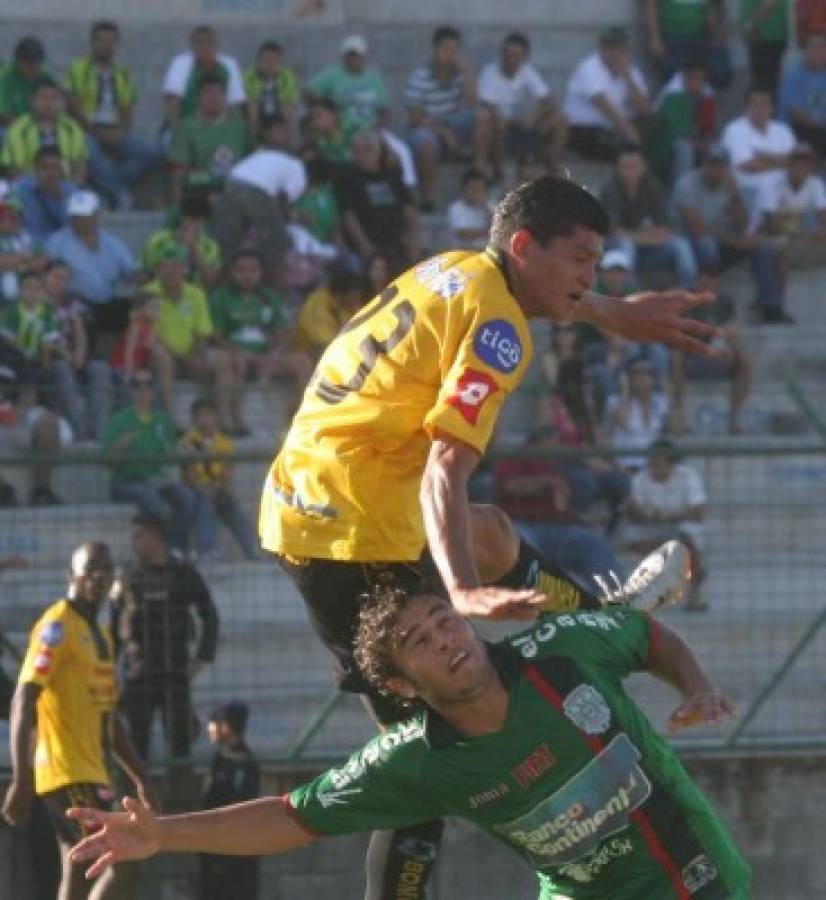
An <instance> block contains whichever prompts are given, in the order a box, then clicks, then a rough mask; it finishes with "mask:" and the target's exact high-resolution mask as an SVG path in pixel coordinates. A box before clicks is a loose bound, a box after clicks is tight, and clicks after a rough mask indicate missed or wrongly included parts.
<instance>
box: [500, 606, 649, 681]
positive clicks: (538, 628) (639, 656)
mask: <svg viewBox="0 0 826 900" xmlns="http://www.w3.org/2000/svg"><path fill="white" fill-rule="evenodd" d="M655 640H656V623H655V622H654V620H653V619H651V617H650V616H648V615H647V614H646V613H641V612H638V611H637V610H634V609H629V608H628V607H623V608H622V609H605V610H602V611H600V612H578V613H570V614H568V613H564V614H559V615H548V616H543V617H542V618H541V619H540V620H539V621H538V622H537V624H536V625H535V626H534V627H533V628H530V629H529V630H528V631H523V632H521V633H520V634H516V635H514V636H513V637H511V638H509V642H510V644H511V646H512V647H513V648H514V649H515V650H516V651H517V652H518V653H519V654H520V655H521V656H522V658H523V659H526V660H528V661H532V660H538V659H542V658H543V657H547V656H570V657H573V658H575V659H576V660H577V662H579V663H581V664H583V665H585V666H588V667H589V668H593V669H599V670H601V671H604V672H607V673H610V674H612V675H613V676H615V677H616V678H617V679H622V678H624V677H625V676H626V675H630V674H631V673H632V672H639V671H640V670H642V669H645V668H647V663H648V658H649V654H650V651H651V648H652V646H653V643H654V641H655Z"/></svg>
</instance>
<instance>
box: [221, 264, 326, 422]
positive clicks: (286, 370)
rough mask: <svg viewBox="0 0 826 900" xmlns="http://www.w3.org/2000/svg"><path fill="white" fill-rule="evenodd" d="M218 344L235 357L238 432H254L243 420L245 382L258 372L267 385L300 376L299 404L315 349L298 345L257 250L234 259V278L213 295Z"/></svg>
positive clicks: (234, 397)
mask: <svg viewBox="0 0 826 900" xmlns="http://www.w3.org/2000/svg"><path fill="white" fill-rule="evenodd" d="M210 309H211V311H212V319H213V323H214V326H215V331H216V334H217V336H218V343H219V345H220V346H222V347H223V348H225V350H226V352H227V353H228V354H229V356H230V359H231V372H232V375H231V378H232V381H231V389H232V399H231V403H230V409H231V414H232V417H233V422H232V425H233V427H232V432H233V433H234V434H235V435H236V436H243V435H245V434H248V433H249V431H248V429H247V427H246V425H245V424H244V420H243V406H244V386H245V385H246V383H247V378H248V377H249V376H252V377H253V378H255V379H256V380H257V381H258V383H259V384H260V385H261V386H262V387H264V386H266V385H268V384H269V383H270V381H271V380H272V379H273V378H274V377H287V378H291V379H293V380H294V383H295V389H296V397H295V401H296V404H297V403H298V400H299V398H300V396H301V393H302V392H303V390H304V388H305V386H306V384H307V382H308V381H309V380H310V375H311V374H312V370H313V362H312V360H311V358H310V356H309V354H307V353H305V352H304V351H303V350H298V349H296V347H295V341H294V336H293V333H292V330H291V329H290V328H289V327H288V323H287V317H286V315H285V313H284V304H283V301H282V299H281V298H280V297H279V296H278V294H276V293H275V292H274V291H272V290H270V289H269V288H267V287H265V286H264V267H263V265H262V263H261V259H260V257H259V256H258V254H256V253H252V252H249V251H243V252H241V253H239V254H238V255H237V256H236V257H235V260H234V261H233V264H232V271H231V280H230V282H229V284H227V285H226V286H225V287H223V288H219V289H218V290H217V291H216V292H215V293H214V294H213V295H212V297H211V298H210Z"/></svg>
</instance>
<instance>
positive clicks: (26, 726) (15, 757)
mask: <svg viewBox="0 0 826 900" xmlns="http://www.w3.org/2000/svg"><path fill="white" fill-rule="evenodd" d="M36 703H37V693H36V689H35V686H34V685H29V684H21V685H18V686H17V689H16V690H15V692H14V698H13V700H12V705H11V712H10V715H9V750H10V752H11V767H12V772H13V773H14V778H15V781H18V782H21V783H29V782H31V781H32V778H33V774H32V759H31V742H32V734H33V732H34V711H35V705H36Z"/></svg>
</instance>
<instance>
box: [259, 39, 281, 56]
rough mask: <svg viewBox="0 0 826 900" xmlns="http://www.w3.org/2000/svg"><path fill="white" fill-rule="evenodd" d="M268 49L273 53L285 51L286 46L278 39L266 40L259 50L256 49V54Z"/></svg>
mask: <svg viewBox="0 0 826 900" xmlns="http://www.w3.org/2000/svg"><path fill="white" fill-rule="evenodd" d="M267 50H272V51H273V53H283V52H284V48H283V47H282V46H281V44H279V43H278V41H264V43H263V44H260V45H259V47H258V50H256V52H255V55H256V56H260V55H261V54H262V53H265V52H266V51H267Z"/></svg>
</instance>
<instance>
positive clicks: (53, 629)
mask: <svg viewBox="0 0 826 900" xmlns="http://www.w3.org/2000/svg"><path fill="white" fill-rule="evenodd" d="M40 640H41V641H42V642H43V643H44V644H45V645H46V646H47V647H57V646H59V645H60V644H61V643H63V623H62V622H47V623H46V624H45V625H44V626H43V628H41V630H40Z"/></svg>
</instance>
